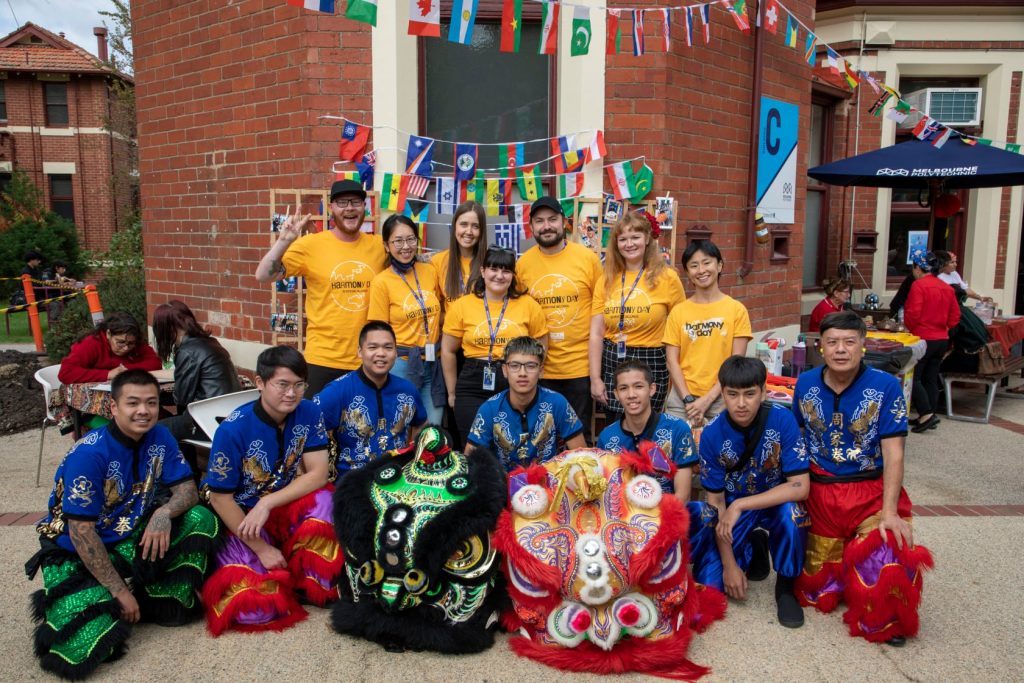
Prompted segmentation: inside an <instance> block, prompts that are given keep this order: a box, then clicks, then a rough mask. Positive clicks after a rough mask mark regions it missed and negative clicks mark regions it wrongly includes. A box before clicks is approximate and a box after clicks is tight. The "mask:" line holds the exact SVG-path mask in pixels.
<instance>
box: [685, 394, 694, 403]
mask: <svg viewBox="0 0 1024 683" xmlns="http://www.w3.org/2000/svg"><path fill="white" fill-rule="evenodd" d="M696 400H697V397H696V396H694V395H693V394H687V395H686V396H683V403H685V404H686V405H690V404H691V403H693V402H694V401H696Z"/></svg>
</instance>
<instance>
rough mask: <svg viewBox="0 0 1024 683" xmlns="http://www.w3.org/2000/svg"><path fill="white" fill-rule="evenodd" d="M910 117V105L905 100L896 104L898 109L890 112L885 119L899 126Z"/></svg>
mask: <svg viewBox="0 0 1024 683" xmlns="http://www.w3.org/2000/svg"><path fill="white" fill-rule="evenodd" d="M908 116H910V105H909V104H907V103H906V102H904V101H903V100H900V101H898V102H897V103H896V107H895V108H894V109H890V110H889V113H888V114H886V115H885V118H887V119H889V120H891V121H895V122H896V123H897V124H901V123H903V122H904V121H906V120H907V117H908Z"/></svg>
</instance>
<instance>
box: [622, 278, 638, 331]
mask: <svg viewBox="0 0 1024 683" xmlns="http://www.w3.org/2000/svg"><path fill="white" fill-rule="evenodd" d="M643 274H644V269H643V268H641V269H640V272H639V273H637V274H636V279H635V280H633V286H632V287H630V288H629V292H628V293H627V292H626V271H622V287H621V288H620V289H619V295H620V299H619V332H622V328H623V327H624V326H625V323H626V302H627V301H629V297H631V296H633V290H634V289H636V286H637V285H638V284H639V283H640V277H641V276H642V275H643Z"/></svg>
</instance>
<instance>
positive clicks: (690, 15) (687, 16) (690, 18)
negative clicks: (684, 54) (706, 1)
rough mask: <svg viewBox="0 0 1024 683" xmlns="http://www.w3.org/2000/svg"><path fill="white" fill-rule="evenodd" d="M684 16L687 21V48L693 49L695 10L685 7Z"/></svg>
mask: <svg viewBox="0 0 1024 683" xmlns="http://www.w3.org/2000/svg"><path fill="white" fill-rule="evenodd" d="M683 15H684V17H685V20H686V47H693V8H692V7H684V8H683Z"/></svg>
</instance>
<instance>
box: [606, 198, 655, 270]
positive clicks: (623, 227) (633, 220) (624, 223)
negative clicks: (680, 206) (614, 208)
mask: <svg viewBox="0 0 1024 683" xmlns="http://www.w3.org/2000/svg"><path fill="white" fill-rule="evenodd" d="M627 231H632V232H639V233H642V234H643V235H645V236H646V237H648V238H650V241H649V242H648V243H647V249H646V251H644V270H646V271H647V284H648V285H650V286H651V287H654V286H656V285H657V283H658V277H660V276H661V273H662V271H664V270H665V269H666V268H667V267H668V264H667V263H665V259H663V258H662V257H661V248H660V247H659V246H658V240H657V239H655V237H654V235H652V234H651V224H650V222H649V221H648V220H647V219H646V218H645V217H644V216H643V215H642V214H639V213H635V212H633V213H627V214H626V215H625V216H623V217H622V218H620V219H619V220H618V221H616V223H615V225H613V226H612V229H611V231H610V232H609V234H608V251H607V252H606V254H605V259H604V277H605V282H607V283H608V286H609V287H610V286H611V283H612V280H614V279H615V278H616V277H619V276H621V275H622V273H624V272H625V270H626V259H624V258H622V254H621V253H619V244H618V241H617V240H618V237H619V235H621V234H622V233H624V232H627Z"/></svg>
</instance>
